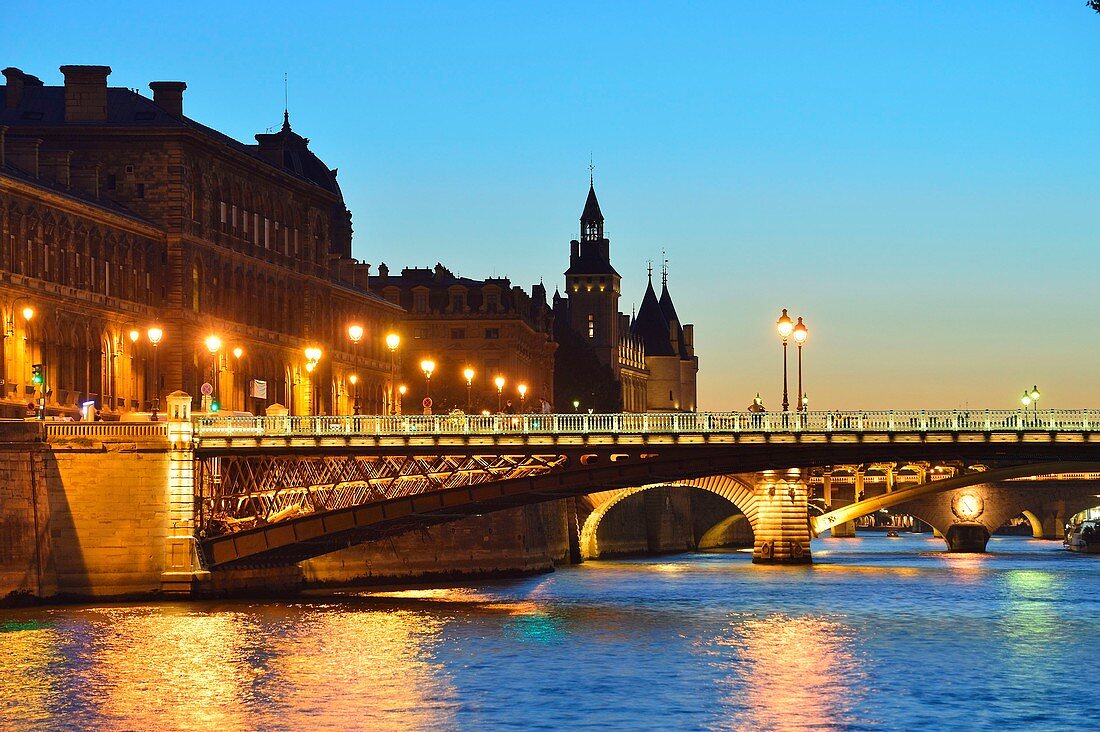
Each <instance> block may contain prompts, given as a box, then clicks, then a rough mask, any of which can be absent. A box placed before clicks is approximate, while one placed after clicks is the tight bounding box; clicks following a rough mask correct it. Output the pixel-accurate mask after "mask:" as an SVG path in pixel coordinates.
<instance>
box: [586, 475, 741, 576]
mask: <svg viewBox="0 0 1100 732" xmlns="http://www.w3.org/2000/svg"><path fill="white" fill-rule="evenodd" d="M677 486H678V487H682V488H699V489H702V490H705V491H709V492H711V493H714V494H716V495H719V496H721V497H722V498H724V499H726V500H727V501H729V502H730V503H731V504H733V506H734V507H735V508H736V509H737V510H739V511H740V512H741V513H742V514H743V515H744V517H745V519H746V520H747V521H748V522H749V525H750V526H752V527H753V530H754V531H755V529H756V514H757V505H756V496H755V494H754V492H753V487H752V483H751V482H750V481H748V480H747V479H745V478H742V477H740V476H737V475H712V476H708V477H706V478H695V479H691V480H675V481H666V482H662V483H649V484H647V485H642V486H636V487H632V488H618V489H615V490H609V491H599V492H597V493H591V494H589V496H588V499H589V502H590V503H591V504H592V510H591V512H590V513H589V514H588V516H586V517H585V519H584V522H583V523H582V524H581V527H580V542H579V543H580V553H581V559H582V560H584V559H592V558H595V557H598V556H599V555H600V548H599V543H598V542H597V539H596V533H597V530H598V529H599V527H600V522H601V521H603V518H604V516H606V515H607V512H608V511H610V510H611V509H612V508H613V507H614V506H615V505H616V504H618V503H619V502H620V501H622V500H623V499H625V498H628V497H630V496H633V495H635V494H637V493H641V492H642V491H646V490H649V489H651V488H662V487H677ZM707 533H708V534H710V533H711V532H709V531H708V532H707Z"/></svg>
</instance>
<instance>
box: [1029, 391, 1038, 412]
mask: <svg viewBox="0 0 1100 732" xmlns="http://www.w3.org/2000/svg"><path fill="white" fill-rule="evenodd" d="M1029 396H1030V397H1031V408H1032V409H1034V410H1035V418H1036V419H1038V418H1039V387H1038V386H1032V387H1031V394H1030V395H1029Z"/></svg>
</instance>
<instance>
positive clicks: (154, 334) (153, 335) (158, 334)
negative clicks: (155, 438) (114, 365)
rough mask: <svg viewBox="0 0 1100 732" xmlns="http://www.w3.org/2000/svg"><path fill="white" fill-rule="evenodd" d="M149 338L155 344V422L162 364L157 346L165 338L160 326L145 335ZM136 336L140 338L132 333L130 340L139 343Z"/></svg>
mask: <svg viewBox="0 0 1100 732" xmlns="http://www.w3.org/2000/svg"><path fill="white" fill-rule="evenodd" d="M145 334H146V335H147V336H148V337H149V342H150V343H152V344H153V410H152V411H153V413H152V415H151V416H152V418H153V421H154V422H156V421H157V410H158V409H160V362H159V360H158V359H157V346H159V345H160V339H161V338H163V337H164V331H163V330H161V329H160V328H159V327H158V326H155V325H154V326H152V327H151V328H149V330H148V331H146V333H145ZM134 336H140V334H139V333H138V332H137V331H136V330H132V331H130V340H131V341H135V342H136V341H137V338H135V337H134Z"/></svg>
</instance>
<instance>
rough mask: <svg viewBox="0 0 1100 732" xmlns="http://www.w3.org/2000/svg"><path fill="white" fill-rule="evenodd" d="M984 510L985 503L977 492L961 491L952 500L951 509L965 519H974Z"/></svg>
mask: <svg viewBox="0 0 1100 732" xmlns="http://www.w3.org/2000/svg"><path fill="white" fill-rule="evenodd" d="M984 510H985V503H984V502H983V501H982V497H981V496H979V495H978V494H977V493H961V494H959V495H957V496H955V500H954V501H952V502H951V511H952V512H953V513H954V514H955V515H956V516H958V517H959V518H961V519H962V520H964V521H973V520H974V519H976V518H978V517H979V516H981V515H982V511H984Z"/></svg>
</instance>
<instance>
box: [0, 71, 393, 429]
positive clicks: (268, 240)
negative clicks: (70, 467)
mask: <svg viewBox="0 0 1100 732" xmlns="http://www.w3.org/2000/svg"><path fill="white" fill-rule="evenodd" d="M61 72H62V74H63V75H64V84H63V86H47V85H45V84H43V83H42V81H41V80H39V79H38V78H37V77H34V76H32V75H30V74H26V73H24V72H23V71H20V70H19V69H14V68H8V69H5V70H4V72H3V73H4V76H5V78H6V85H5V87H4V88H2V89H0V242H2V244H3V245H2V246H0V311H2V318H3V321H4V344H3V378H4V383H3V391H2V393H0V411H2V412H3V414H4V416H23V415H24V413H25V412H26V410H27V406H28V402H29V401H31V400H32V398H40V397H41V396H42V395H43V394H44V395H45V399H46V411H47V412H48V413H49V414H76V413H77V409H78V407H79V405H80V404H81V403H84V402H88V401H90V402H94V403H95V404H96V406H97V407H99V408H100V409H101V410H102V411H103V412H104V413H105V414H106V415H108V416H114V415H117V414H120V413H123V412H130V411H135V412H136V411H145V410H148V409H150V408H152V407H153V405H154V404H155V403H156V402H157V400H158V398H162V397H163V396H164V395H165V394H166V393H168V392H171V391H174V390H176V389H183V390H185V391H187V392H188V393H191V394H193V395H198V394H199V393H200V389H201V386H202V384H204V383H209V384H211V385H212V386H213V388H214V395H213V396H214V397H216V399H217V400H218V401H219V402H220V404H221V405H222V406H223V408H226V409H247V410H249V411H262V410H263V409H264V408H265V407H266V406H269V405H271V404H273V403H276V402H277V403H281V404H284V405H287V406H288V407H289V408H290V410H291V413H294V414H302V413H315V412H316V413H329V414H332V413H350V411H351V409H352V391H353V388H352V386H351V383H350V382H351V381H352V376H354V377H355V379H354V380H355V381H356V382H357V385H358V388H359V389H360V394H361V399H362V408H363V411H369V412H382V411H384V410H388V409H389V408H390V406H391V405H390V404H389V394H390V393H391V387H392V383H391V373H392V369H391V360H390V359H391V353H390V351H389V349H387V347H386V346H385V343H384V338H385V335H386V334H387V333H389V332H391V331H395V330H397V329H398V328H399V326H400V322H401V318H402V315H403V313H402V311H401V309H400V308H399V307H398V306H396V305H394V304H392V303H390V302H387V301H385V300H384V299H382V298H381V297H378V296H377V295H374V294H372V293H371V292H370V291H369V289H368V278H369V265H367V264H364V263H360V262H357V261H356V260H355V259H353V258H352V257H351V236H352V229H351V215H350V213H349V212H348V210H347V208H346V206H345V205H344V201H343V197H342V194H341V192H340V187H339V185H338V183H337V182H336V171H335V170H332V169H330V168H329V167H328V166H327V165H325V164H324V163H323V162H322V161H321V160H319V159H318V158H317V157H316V155H314V154H313V153H312V152H311V151H310V150H309V147H308V145H309V141H308V140H307V139H305V138H303V137H302V136H300V135H298V134H297V133H296V132H295V131H294V130H293V129H292V128H291V126H290V122H289V115H286V114H284V121H283V126H282V129H280V130H279V131H278V132H276V133H273V134H261V135H257V136H256V144H244V143H240V142H238V141H236V140H234V139H232V138H230V137H228V136H226V135H223V134H222V133H220V132H218V131H216V130H213V129H211V128H209V127H206V126H204V125H202V124H200V123H198V122H196V121H194V120H192V119H190V118H188V117H186V116H185V115H184V114H183V93H184V90H185V89H186V84H184V83H182V82H153V83H151V84H150V85H149V86H150V88H151V89H152V92H153V94H152V99H150V98H148V97H146V96H143V95H141V94H139V93H137V92H136V91H133V90H130V89H126V88H120V87H110V86H108V84H107V77H108V75H109V74H110V72H111V70H110V68H109V67H106V66H63V67H61ZM350 324H358V325H360V326H361V327H362V328H363V329H364V336H363V337H362V338H361V340H360V341H359V342H358V343H353V342H352V341H351V340H350V338H349V337H348V326H349V325H350ZM154 329H159V331H160V332H161V338H160V340H159V343H158V344H156V345H154V343H152V342H151V340H150V333H151V332H153V333H155V330H154ZM210 336H215V337H216V340H215V339H211V338H210ZM215 346H216V347H215ZM307 349H318V350H319V352H320V354H321V355H320V358H317V359H313V358H309V357H307V355H306V350H307ZM313 355H314V356H316V352H314V354H313ZM35 364H41V368H42V370H43V371H44V374H45V377H44V379H43V381H44V384H42V386H41V387H38V386H37V385H36V384H34V383H33V374H32V370H33V369H34V365H35Z"/></svg>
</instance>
